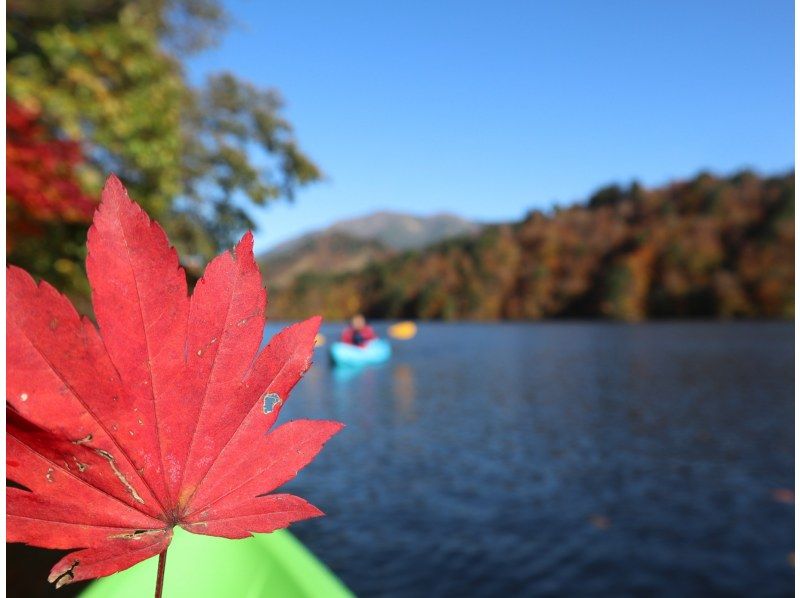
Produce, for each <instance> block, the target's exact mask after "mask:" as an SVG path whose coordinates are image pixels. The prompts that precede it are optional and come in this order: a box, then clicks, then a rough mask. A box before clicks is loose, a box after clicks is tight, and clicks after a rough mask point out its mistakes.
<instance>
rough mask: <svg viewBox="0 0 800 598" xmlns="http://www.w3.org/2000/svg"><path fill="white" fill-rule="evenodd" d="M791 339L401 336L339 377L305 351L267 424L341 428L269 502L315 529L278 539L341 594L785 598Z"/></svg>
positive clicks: (620, 330) (563, 329)
mask: <svg viewBox="0 0 800 598" xmlns="http://www.w3.org/2000/svg"><path fill="white" fill-rule="evenodd" d="M377 328H378V330H379V331H381V330H383V329H385V327H382V326H381V325H378V326H377ZM277 329H278V327H277V326H273V325H270V326H268V329H267V336H269V335H271V334H272V333H274V332H275V331H276V330H277ZM340 330H341V326H340V325H330V326H326V327H325V328H324V329H323V332H324V333H325V334H326V335H327V336H328V338H329V339H330V338H332V337H335V336H336V335H337V334H338V332H339V331H340ZM793 342H794V335H793V328H792V325H791V324H787V323H674V322H672V323H649V324H639V325H623V324H608V323H547V324H423V325H422V326H421V327H420V330H419V334H418V336H417V337H416V338H415V339H413V340H411V341H405V342H400V341H397V342H394V349H395V355H394V357H393V358H392V360H391V361H390V362H388V363H386V364H385V365H383V366H377V367H371V368H369V369H365V370H363V371H360V372H355V373H354V372H351V371H337V370H335V369H332V368H331V367H330V366H329V365H328V363H327V359H326V354H325V350H324V348H321V349H318V351H317V356H316V360H315V362H316V363H315V365H314V367H313V368H312V370H311V371H310V372H309V373H308V374H307V376H306V377H305V378H304V379H303V380H302V381H301V383H300V384H299V385H298V387H297V388H296V389H295V392H294V393H293V395H292V397H291V399H290V400H289V402H288V403H287V405H286V407H285V408H284V411H283V415H282V416H281V421H286V420H288V419H295V418H300V417H310V418H330V419H337V420H340V421H342V422H344V423H345V424H347V428H346V429H345V430H344V431H343V432H342V433H341V434H340V435H339V436H338V437H336V438H335V439H334V440H332V441H331V442H330V443H329V444H328V446H327V447H326V448H325V450H324V451H323V453H322V454H321V455H320V457H319V458H318V459H317V460H316V461H315V462H314V463H313V464H312V465H310V466H309V467H308V468H307V469H305V470H304V471H303V472H301V474H300V475H299V476H298V478H297V479H296V480H295V481H293V482H291V483H290V484H289V485H288V486H286V489H287V490H289V491H293V492H295V493H297V494H299V495H301V496H303V497H305V498H307V499H308V500H310V501H311V502H313V503H314V504H316V505H317V506H319V507H320V508H322V509H323V510H324V511H326V512H327V513H328V516H327V517H325V518H321V519H317V520H313V521H308V522H303V523H300V524H298V525H296V526H294V527H293V531H294V532H295V533H296V535H297V536H298V537H300V538H301V539H302V540H303V541H304V542H305V543H306V545H307V546H309V547H310V548H311V549H312V550H313V551H314V552H315V553H316V554H317V555H318V556H319V557H320V558H321V559H322V560H324V561H325V562H326V563H327V564H328V565H329V566H330V567H331V568H332V569H333V570H334V571H335V572H336V574H337V575H338V576H339V577H340V578H341V579H342V580H343V581H344V582H345V583H346V584H347V585H348V586H349V587H350V588H351V589H352V590H353V591H354V592H356V593H357V594H358V595H361V596H426V597H427V596H467V595H469V596H520V595H565V596H576V595H605V596H620V595H665V596H708V595H747V596H753V595H769V596H773V595H789V594H790V593H791V592H792V589H793V577H794V569H793V566H792V564H791V560H792V557H791V553H792V551H793V543H794V536H793V517H794V506H793V500H792V498H791V493H789V492H787V490H791V489H792V488H793V487H794V477H793V472H794V436H793V434H794V423H793V422H794V419H793V415H794V407H793V375H794V374H793V359H794V352H793ZM781 489H785V490H783V491H781ZM787 494H788V498H787Z"/></svg>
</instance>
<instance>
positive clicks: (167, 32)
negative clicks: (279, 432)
mask: <svg viewBox="0 0 800 598" xmlns="http://www.w3.org/2000/svg"><path fill="white" fill-rule="evenodd" d="M228 25H229V19H228V18H227V16H226V14H225V12H224V10H223V9H222V7H221V6H220V4H219V3H218V2H216V1H215V0H143V1H137V2H134V1H131V0H80V1H77V0H62V1H58V0H11V1H10V2H9V5H8V10H7V31H8V33H7V46H8V51H7V54H6V69H7V88H6V93H7V98H6V113H7V118H8V140H7V148H6V149H7V152H8V186H7V212H8V261H9V262H10V263H15V264H18V265H21V266H23V267H24V268H26V269H28V270H29V271H30V272H31V273H33V274H35V275H37V276H40V277H42V278H45V279H46V280H48V281H50V282H51V283H53V284H55V285H56V286H57V287H58V288H60V289H62V290H64V291H66V292H68V293H69V294H70V295H72V296H73V298H75V299H80V298H81V297H82V296H84V297H85V296H86V294H87V292H88V288H87V283H86V281H85V278H84V276H83V273H82V266H81V264H82V261H83V259H84V257H85V256H84V248H83V246H84V242H85V236H86V230H87V227H88V223H89V220H90V218H91V213H92V210H93V203H94V202H96V201H97V200H98V198H99V192H100V189H101V187H102V184H103V181H104V179H105V177H106V176H107V174H108V173H109V172H115V173H116V174H118V175H119V176H120V177H121V178H122V180H123V181H124V182H125V184H126V185H127V187H128V190H129V192H130V193H131V195H132V196H133V197H135V198H136V200H137V201H139V202H140V203H141V205H142V206H143V207H144V208H145V209H146V210H147V211H148V212H149V213H150V215H151V216H153V217H155V218H157V219H158V220H159V221H160V222H161V223H162V225H163V226H164V227H165V228H166V230H167V232H168V234H169V235H170V239H172V241H173V242H174V243H175V244H176V245H178V246H179V250H180V253H181V255H184V256H188V257H187V263H186V264H185V265H186V266H187V267H188V269H189V271H190V274H191V273H192V272H194V273H196V272H197V271H199V270H200V269H201V267H202V265H203V264H204V263H205V261H206V260H207V259H208V258H209V257H210V256H212V255H213V254H215V253H217V252H218V251H219V250H220V249H221V248H224V247H227V246H229V245H231V244H232V243H233V242H234V241H235V240H236V238H237V237H238V235H239V234H240V233H241V232H242V231H243V230H244V229H246V228H253V227H254V224H253V222H251V220H250V218H249V217H248V214H247V207H248V206H249V205H263V204H265V203H267V202H269V201H271V200H275V199H279V198H288V199H291V198H292V197H293V194H294V192H295V190H296V189H297V188H298V187H299V186H302V185H306V184H308V183H311V182H313V181H316V180H318V179H320V177H321V173H320V170H319V169H318V167H317V166H316V165H315V164H314V163H313V162H312V161H311V160H310V158H309V157H308V156H306V155H305V154H304V153H303V151H302V150H301V149H300V147H299V146H298V144H297V142H296V140H295V138H294V136H293V132H292V126H291V124H290V123H289V122H287V121H286V119H285V118H284V117H283V116H282V108H283V103H282V100H281V98H280V95H279V94H278V93H277V92H276V91H274V90H265V89H260V88H258V87H256V86H255V85H253V84H251V83H249V82H246V81H241V80H239V79H237V78H236V77H235V76H233V75H231V74H229V73H220V74H217V75H214V76H211V77H209V78H208V79H207V81H206V82H205V83H204V85H203V86H202V87H194V86H192V85H191V84H190V83H189V82H188V80H187V77H186V74H185V72H184V69H183V67H182V64H181V59H183V58H185V57H187V56H189V55H190V54H191V53H193V52H197V51H200V50H202V49H204V48H207V47H209V46H210V45H213V44H214V43H215V41H216V40H217V39H218V38H219V36H220V35H221V34H223V33H224V32H225V30H226V28H227V27H228Z"/></svg>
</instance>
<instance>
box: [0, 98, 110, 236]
mask: <svg viewBox="0 0 800 598" xmlns="http://www.w3.org/2000/svg"><path fill="white" fill-rule="evenodd" d="M82 162H83V154H82V152H81V148H80V145H78V144H77V143H75V142H74V141H68V140H62V139H57V138H55V137H54V136H53V135H51V134H50V133H49V132H48V131H47V130H46V129H45V127H44V126H43V125H42V124H41V122H40V119H39V115H38V114H37V113H36V112H33V111H30V110H26V109H25V108H23V107H22V106H20V105H19V104H18V103H16V102H14V101H12V100H9V99H6V193H7V195H8V197H9V198H10V199H11V200H12V201H13V202H14V203H15V204H17V205H18V206H19V207H20V208H21V210H22V211H23V212H24V214H25V219H26V220H28V221H33V222H37V221H38V222H45V221H50V220H68V221H75V222H84V221H88V220H89V219H90V218H91V216H92V211H93V210H94V208H95V205H96V204H95V201H94V200H93V199H92V198H91V197H89V196H88V195H86V194H85V193H84V192H83V190H82V189H81V186H80V184H79V183H78V180H77V178H76V176H75V168H76V166H77V165H79V164H80V163H82Z"/></svg>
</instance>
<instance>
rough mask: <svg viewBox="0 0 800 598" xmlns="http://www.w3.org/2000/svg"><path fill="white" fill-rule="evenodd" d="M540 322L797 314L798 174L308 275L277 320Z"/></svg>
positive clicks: (626, 203)
mask: <svg viewBox="0 0 800 598" xmlns="http://www.w3.org/2000/svg"><path fill="white" fill-rule="evenodd" d="M357 311H362V312H364V313H365V314H367V315H368V316H369V317H373V318H422V319H446V320H456V319H476V320H495V319H539V318H565V317H573V318H616V319H626V320H639V319H644V318H663V317H773V318H774V317H779V318H787V317H791V316H793V314H794V173H788V174H786V175H782V176H776V177H769V178H763V177H760V176H758V175H755V174H753V173H750V172H742V173H739V174H736V175H734V176H731V177H729V178H719V177H715V176H712V175H709V174H701V175H698V176H697V177H695V178H694V179H692V180H689V181H681V182H676V183H673V184H670V185H668V186H665V187H661V188H655V189H645V188H643V187H642V186H640V185H638V184H635V183H634V184H632V185H630V186H629V187H626V188H621V187H618V186H611V187H607V188H604V189H601V190H600V191H598V192H597V193H595V194H594V195H593V196H592V197H591V198H589V199H588V201H586V202H585V203H582V204H579V205H575V206H573V207H569V208H559V209H555V210H554V211H553V212H551V213H543V212H539V211H536V212H531V213H530V214H529V215H528V216H527V217H526V218H525V219H524V220H523V221H522V222H519V223H516V224H510V225H499V226H492V227H487V228H486V229H485V230H484V231H483V232H482V233H481V234H480V235H477V236H475V237H471V238H462V239H452V240H448V241H445V242H442V243H440V244H437V245H434V246H431V247H429V248H426V249H423V250H419V251H409V252H405V253H403V254H401V255H397V256H394V257H391V258H389V259H385V260H381V261H375V262H372V263H371V264H369V265H368V266H366V267H364V268H363V269H361V270H359V271H357V272H351V273H347V274H338V275H331V274H325V273H321V272H311V273H307V274H304V275H302V276H300V277H298V278H297V279H295V280H294V282H293V283H292V284H291V285H289V286H288V287H284V288H281V289H279V290H276V292H275V293H273V294H272V295H271V297H270V314H271V317H273V318H289V319H294V318H301V317H306V316H307V315H309V314H312V313H321V314H323V315H324V316H325V317H326V318H328V319H340V318H345V317H348V316H349V315H351V314H352V313H354V312H357Z"/></svg>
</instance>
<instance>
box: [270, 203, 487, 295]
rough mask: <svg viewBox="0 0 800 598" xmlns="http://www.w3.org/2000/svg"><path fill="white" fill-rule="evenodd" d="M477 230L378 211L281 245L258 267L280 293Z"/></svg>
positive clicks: (464, 223)
mask: <svg viewBox="0 0 800 598" xmlns="http://www.w3.org/2000/svg"><path fill="white" fill-rule="evenodd" d="M482 228H483V226H482V225H481V224H478V223H476V222H472V221H469V220H466V219H464V218H461V217H459V216H457V215H455V214H450V213H440V214H434V215H432V216H419V215H414V214H407V213H403V212H394V211H390V210H381V211H379V212H374V213H371V214H366V215H364V216H358V217H355V218H349V219H347V220H341V221H339V222H336V223H334V224H332V225H331V226H329V227H327V228H324V229H320V230H317V231H312V232H310V233H306V234H304V235H301V236H300V237H297V238H295V239H291V240H289V241H286V242H284V243H281V244H280V245H278V246H276V247H274V248H273V249H272V250H270V251H268V252H267V253H265V254H264V255H263V256H262V257H261V258H260V260H259V261H260V263H261V264H262V267H263V268H264V271H265V274H266V276H267V280H268V281H269V283H270V285H271V286H273V287H281V286H284V285H286V284H288V283H290V282H291V281H292V280H294V279H295V278H297V277H298V276H300V275H302V274H306V273H310V272H324V273H326V274H332V273H340V272H349V271H352V270H356V269H359V268H362V267H363V266H365V265H366V264H368V263H369V262H372V261H376V260H382V259H386V258H387V257H389V256H390V255H392V254H393V253H396V252H397V251H404V250H408V249H421V248H423V247H427V246H429V245H432V244H434V243H437V242H439V241H443V240H445V239H450V238H453V237H459V236H464V235H473V234H477V233H479V232H480V231H481V230H482Z"/></svg>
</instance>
